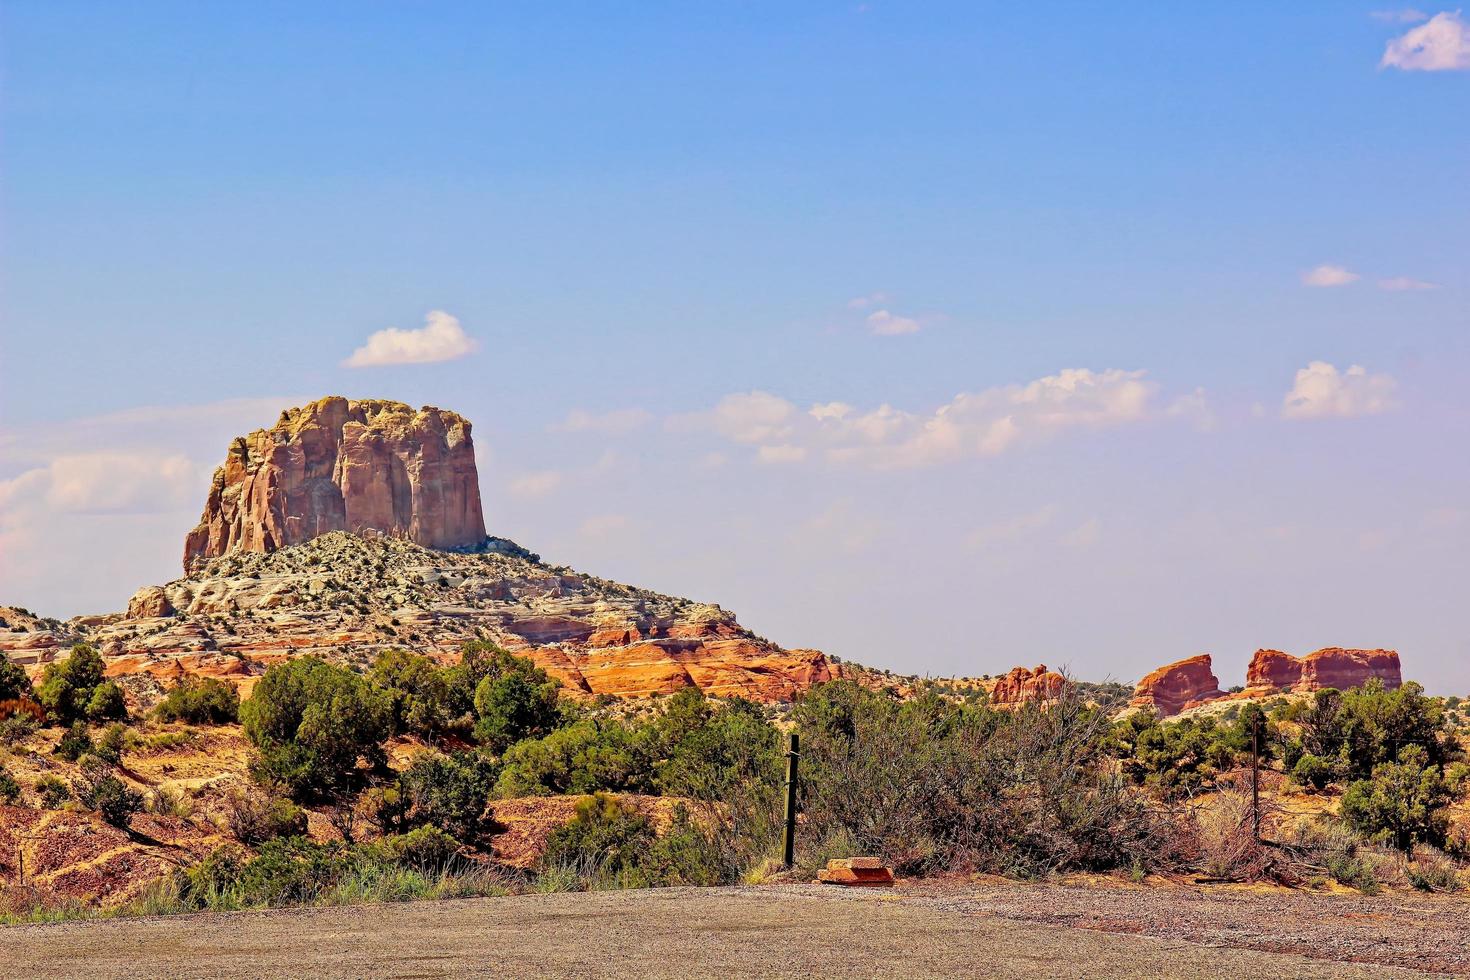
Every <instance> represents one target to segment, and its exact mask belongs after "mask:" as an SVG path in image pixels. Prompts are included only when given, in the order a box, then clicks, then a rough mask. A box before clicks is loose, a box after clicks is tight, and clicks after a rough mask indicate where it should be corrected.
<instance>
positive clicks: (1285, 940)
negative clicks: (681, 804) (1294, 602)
mask: <svg viewBox="0 0 1470 980" xmlns="http://www.w3.org/2000/svg"><path fill="white" fill-rule="evenodd" d="M1467 909H1470V904H1467V903H1465V902H1453V901H1437V900H1407V899H1383V898H1380V899H1331V898H1318V897H1315V896H1303V895H1284V896H1275V895H1259V894H1251V895H1241V894H1236V893H1227V892H1218V891H1217V892H1212V893H1210V894H1208V895H1199V894H1196V893H1193V892H1190V891H1188V890H1184V889H1169V890H1146V889H1139V890H1133V889H1118V888H1113V889H1108V890H1103V889H1094V888H1076V887H1066V886H1056V885H1037V886H1025V885H1017V884H1015V883H1010V882H997V883H990V882H982V883H967V884H952V883H951V884H946V883H938V884H936V883H923V884H919V885H912V886H905V887H901V888H899V889H895V890H892V891H888V890H874V891H861V892H854V891H844V890H839V889H835V888H823V887H821V886H810V885H792V886H767V887H760V888H721V889H715V888H709V889H660V890H653V891H642V892H600V893H593V894H569V895H538V896H526V897H521V898H499V899H477V900H473V901H460V902H435V903H415V904H410V905H389V906H368V907H359V908H342V909H311V910H284V911H275V912H259V913H236V914H217V915H198V916H182V917H173V918H164V919H136V920H111V921H99V922H75V923H66V924H60V925H50V926H17V927H11V928H6V929H0V973H3V974H4V975H5V976H39V975H44V976H48V977H63V976H64V977H158V976H169V977H205V976H208V977H258V976H293V977H300V976H311V977H442V976H517V977H522V976H544V977H610V976H623V977H627V976H648V977H717V976H725V977H728V976H763V977H818V976H820V977H941V976H996V977H1110V978H1112V977H1118V978H1125V977H1156V976H1169V977H1262V976H1270V977H1378V976H1429V975H1431V974H1429V973H1424V972H1420V971H1422V970H1433V971H1438V972H1440V973H1444V972H1454V971H1461V972H1470V953H1467V950H1466V942H1467V938H1466V937H1467V935H1470V928H1467V925H1470V924H1467V918H1466V916H1467ZM1395 964H1397V965H1395ZM1401 967H1417V968H1418V969H1404V968H1401Z"/></svg>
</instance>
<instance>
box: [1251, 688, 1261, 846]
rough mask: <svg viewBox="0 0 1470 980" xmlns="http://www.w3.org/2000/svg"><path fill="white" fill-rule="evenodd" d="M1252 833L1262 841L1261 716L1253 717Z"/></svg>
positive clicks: (1254, 715)
mask: <svg viewBox="0 0 1470 980" xmlns="http://www.w3.org/2000/svg"><path fill="white" fill-rule="evenodd" d="M1251 832H1252V833H1253V834H1254V835H1255V839H1256V840H1257V841H1259V840H1260V839H1261V716H1260V714H1258V713H1257V714H1252V715H1251Z"/></svg>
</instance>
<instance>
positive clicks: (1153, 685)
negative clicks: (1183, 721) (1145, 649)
mask: <svg viewBox="0 0 1470 980" xmlns="http://www.w3.org/2000/svg"><path fill="white" fill-rule="evenodd" d="M1224 696H1225V692H1224V691H1222V690H1220V681H1219V679H1218V678H1217V677H1216V676H1215V672H1214V670H1213V668H1212V666H1211V660H1210V655H1209V654H1208V653H1202V654H1200V655H1199V656H1197V657H1189V658H1186V659H1184V660H1179V661H1175V662H1174V663H1172V664H1167V665H1165V666H1163V667H1160V668H1159V669H1158V670H1156V671H1154V672H1153V673H1151V674H1149V675H1148V676H1146V677H1144V678H1143V680H1141V681H1139V682H1138V687H1137V688H1136V689H1135V690H1134V692H1133V701H1132V702H1131V704H1132V705H1133V706H1134V707H1136V708H1153V709H1154V710H1156V711H1157V712H1158V713H1159V714H1160V715H1162V716H1166V717H1167V716H1168V715H1177V714H1178V713H1179V712H1181V711H1183V710H1184V709H1185V708H1191V707H1194V706H1195V705H1197V704H1203V703H1204V702H1206V701H1212V700H1214V699H1215V698H1220V697H1224Z"/></svg>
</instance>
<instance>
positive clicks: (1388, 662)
mask: <svg viewBox="0 0 1470 980" xmlns="http://www.w3.org/2000/svg"><path fill="white" fill-rule="evenodd" d="M1375 678H1376V679H1378V680H1380V681H1382V682H1383V685H1384V686H1385V687H1387V688H1390V689H1392V688H1396V687H1398V686H1399V685H1401V684H1402V683H1403V674H1402V670H1401V668H1400V664H1399V655H1398V653H1396V652H1395V651H1393V650H1348V649H1344V648H1342V647H1324V648H1323V649H1321V650H1317V651H1316V652H1314V653H1309V654H1307V655H1306V656H1305V657H1293V656H1292V655H1291V654H1289V653H1283V652H1281V651H1280V650H1257V651H1256V653H1255V656H1253V657H1252V658H1251V662H1250V666H1249V667H1247V668H1246V675H1245V683H1246V686H1245V689H1244V690H1243V691H1239V692H1237V693H1234V694H1227V693H1225V692H1224V691H1221V690H1220V684H1219V681H1218V680H1217V679H1216V677H1215V674H1214V671H1213V670H1212V669H1211V665H1210V655H1209V654H1207V653H1206V654H1200V655H1199V656H1197V657H1189V658H1187V659H1185V660H1179V661H1176V662H1175V663H1172V664H1167V665H1165V666H1163V667H1160V668H1159V669H1158V670H1155V671H1153V672H1152V673H1150V674H1149V675H1147V676H1146V677H1144V678H1143V679H1142V680H1140V681H1139V682H1138V686H1137V688H1136V689H1135V690H1134V692H1133V700H1132V701H1131V702H1129V704H1130V706H1132V707H1134V708H1149V709H1153V710H1155V711H1157V712H1158V713H1159V714H1160V715H1161V716H1164V717H1167V716H1169V715H1175V714H1178V713H1179V712H1181V711H1186V710H1188V709H1190V708H1196V707H1199V706H1200V705H1204V704H1209V703H1210V702H1212V701H1220V700H1224V699H1228V698H1255V697H1263V696H1266V695H1270V694H1279V693H1286V692H1290V693H1296V694H1302V693H1310V692H1312V691H1320V690H1322V689H1323V688H1329V687H1331V688H1337V689H1338V690H1345V689H1347V688H1350V687H1358V686H1360V685H1362V684H1365V683H1367V682H1368V681H1370V680H1373V679H1375Z"/></svg>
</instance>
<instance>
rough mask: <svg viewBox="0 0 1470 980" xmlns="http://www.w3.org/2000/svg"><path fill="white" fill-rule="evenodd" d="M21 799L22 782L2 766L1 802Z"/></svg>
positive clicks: (0, 778)
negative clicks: (16, 779) (17, 780)
mask: <svg viewBox="0 0 1470 980" xmlns="http://www.w3.org/2000/svg"><path fill="white" fill-rule="evenodd" d="M19 799H20V783H18V782H16V781H15V777H14V776H12V775H11V774H10V770H8V769H6V768H5V767H4V766H0V803H12V804H13V803H15V801H16V800H19Z"/></svg>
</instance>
